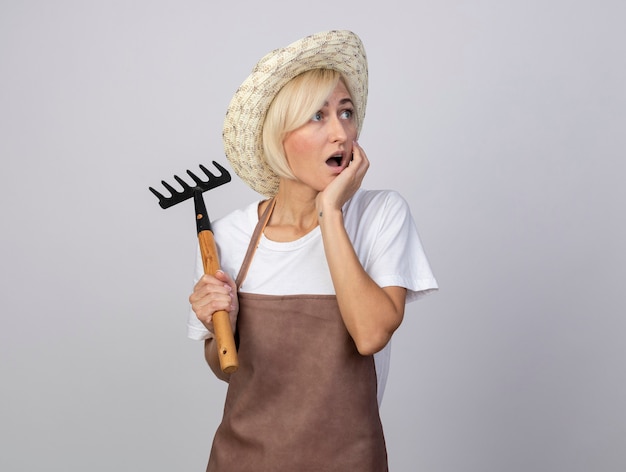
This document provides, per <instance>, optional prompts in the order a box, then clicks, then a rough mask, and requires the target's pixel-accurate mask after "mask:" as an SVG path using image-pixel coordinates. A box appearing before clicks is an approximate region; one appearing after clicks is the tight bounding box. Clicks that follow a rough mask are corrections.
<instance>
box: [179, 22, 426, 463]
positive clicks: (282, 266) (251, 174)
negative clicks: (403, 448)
mask: <svg viewBox="0 0 626 472" xmlns="http://www.w3.org/2000/svg"><path fill="white" fill-rule="evenodd" d="M366 101H367V61H366V57H365V51H364V49H363V46H362V43H361V41H360V40H359V38H358V37H357V36H356V35H354V34H353V33H351V32H348V31H329V32H323V33H319V34H316V35H313V36H309V37H307V38H304V39H301V40H300V41H297V42H295V43H293V44H291V45H289V46H287V47H286V48H283V49H279V50H276V51H273V52H271V53H270V54H268V55H267V56H266V57H264V58H263V59H262V60H261V61H260V62H259V63H258V64H257V66H256V67H255V69H254V70H253V72H252V74H251V75H250V77H248V79H247V80H246V81H245V82H244V83H243V84H242V86H241V87H240V88H239V89H238V90H237V92H236V94H235V96H234V97H233V100H232V101H231V104H230V106H229V110H228V113H227V116H226V120H225V125H224V144H225V150H226V155H227V157H228V159H229V161H230V162H231V164H232V166H233V168H234V169H235V171H236V172H237V174H238V175H239V176H240V177H241V178H242V179H243V180H244V181H245V182H246V183H247V184H248V185H250V186H251V187H252V188H253V189H254V190H256V191H257V192H259V193H260V194H262V195H264V196H265V197H267V198H266V199H263V200H261V201H258V202H254V203H253V204H251V205H249V206H248V207H247V208H244V209H242V210H239V211H235V212H233V213H232V214H230V215H228V216H226V217H225V218H222V219H220V220H217V221H216V222H215V223H214V225H213V230H214V233H215V239H216V242H217V245H218V249H219V252H220V259H221V264H222V271H220V272H218V273H217V274H215V276H212V275H202V264H201V262H199V264H198V269H197V272H198V275H197V279H196V280H197V281H196V284H195V287H194V290H193V293H192V294H191V296H190V297H189V300H190V303H191V306H192V309H193V314H192V315H190V320H189V336H190V337H191V338H193V339H204V340H205V357H206V359H207V362H208V363H209V365H210V366H211V368H212V370H213V371H214V372H215V374H216V375H217V376H218V377H220V378H222V379H223V380H226V381H228V382H229V387H228V394H227V397H226V404H225V408H224V417H223V420H222V423H221V424H220V426H219V428H218V430H217V432H216V435H215V439H214V442H213V447H212V450H211V456H210V458H209V464H208V467H207V470H208V471H228V472H236V471H255V472H259V471H296V470H297V471H309V470H310V471H335V470H336V471H342V472H345V471H356V470H358V471H372V472H374V471H376V472H379V471H384V470H387V454H386V448H385V440H384V435H383V431H382V426H381V423H380V417H379V413H378V405H379V403H380V400H381V398H382V393H383V389H384V384H385V381H386V375H387V370H388V364H389V341H390V339H391V337H392V334H393V333H394V331H395V330H396V329H397V328H398V326H399V325H400V323H401V321H402V318H403V315H404V306H405V303H406V302H407V301H411V300H414V299H416V298H418V296H420V295H422V294H424V293H426V292H428V291H431V290H434V289H436V288H437V283H436V281H435V279H434V277H433V275H432V273H431V271H430V268H429V266H428V262H427V260H426V258H425V256H424V253H423V251H422V248H421V244H420V241H419V237H418V235H417V231H416V229H415V224H414V222H413V219H412V217H411V214H410V210H409V209H408V206H407V204H406V202H405V201H404V200H403V199H402V198H401V197H400V196H399V195H398V194H397V193H395V192H391V191H365V190H363V189H361V188H360V187H361V182H362V180H363V177H364V176H365V174H366V172H367V170H368V168H369V161H368V159H367V156H366V153H365V151H364V150H363V148H361V147H360V146H359V145H358V143H357V137H358V134H359V131H360V129H361V126H362V124H363V118H364V116H365V106H366ZM218 310H227V311H228V312H229V314H230V318H231V323H232V326H233V330H234V331H235V333H236V336H237V338H238V341H239V362H240V366H239V369H238V371H237V372H235V373H234V374H231V375H230V376H227V375H226V374H223V373H222V372H221V370H220V368H219V362H218V356H217V350H216V347H215V343H214V342H213V340H212V331H213V327H212V323H211V317H212V314H213V313H214V312H215V311H218Z"/></svg>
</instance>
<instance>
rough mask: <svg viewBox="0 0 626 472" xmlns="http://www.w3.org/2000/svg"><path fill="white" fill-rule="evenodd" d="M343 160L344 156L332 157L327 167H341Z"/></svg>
mask: <svg viewBox="0 0 626 472" xmlns="http://www.w3.org/2000/svg"><path fill="white" fill-rule="evenodd" d="M342 160H343V156H341V155H338V156H332V157H331V158H329V159H327V160H326V165H328V166H330V167H341V162H342Z"/></svg>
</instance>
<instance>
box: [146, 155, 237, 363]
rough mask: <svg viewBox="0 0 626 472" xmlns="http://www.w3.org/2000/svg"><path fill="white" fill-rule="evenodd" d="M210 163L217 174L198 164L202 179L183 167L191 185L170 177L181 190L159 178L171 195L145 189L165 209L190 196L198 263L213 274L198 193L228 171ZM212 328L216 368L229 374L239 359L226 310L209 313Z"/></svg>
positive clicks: (213, 255) (209, 235) (210, 240)
mask: <svg viewBox="0 0 626 472" xmlns="http://www.w3.org/2000/svg"><path fill="white" fill-rule="evenodd" d="M213 165H214V166H215V167H216V168H217V169H218V170H219V171H220V175H215V174H212V173H211V172H209V170H208V169H207V168H206V167H204V166H203V165H202V164H200V169H201V170H202V171H203V172H204V174H205V175H206V176H207V178H208V180H202V179H201V178H200V177H198V176H197V175H195V174H194V173H193V172H191V171H189V170H187V174H188V175H189V177H191V179H192V180H193V181H194V183H195V186H193V187H192V186H191V185H189V184H188V183H187V182H185V181H184V180H183V179H181V178H180V177H178V176H177V175H175V176H174V180H176V182H178V183H179V184H180V186H181V187H182V191H179V190H176V189H175V188H174V187H172V186H171V185H170V184H168V183H167V182H165V181H164V180H162V181H161V184H163V187H165V188H166V189H167V190H168V191H169V193H170V195H171V196H169V197H165V196H164V195H163V194H161V193H159V192H158V191H156V190H155V189H154V188H152V187H148V188H149V190H150V191H151V192H152V193H153V194H154V195H155V196H156V197H157V198H158V199H159V205H160V206H161V208H163V209H166V208H169V207H171V206H174V205H176V204H178V203H180V202H184V201H185V200H188V199H190V198H192V197H193V199H194V203H195V211H196V228H197V230H198V242H199V243H200V253H201V254H202V265H203V267H204V273H205V274H210V275H214V274H215V272H217V271H218V270H219V268H220V264H219V260H218V257H217V247H216V246H215V238H214V237H213V230H212V229H211V220H210V219H209V215H208V213H207V211H206V207H205V205H204V199H203V198H202V193H203V192H206V191H207V190H211V189H214V188H215V187H219V186H220V185H223V184H225V183H227V182H230V180H231V179H230V174H229V173H228V171H227V170H226V169H225V168H224V167H222V166H221V165H219V164H218V163H217V162H215V161H213ZM213 328H214V331H215V340H216V342H217V352H218V356H219V361H220V368H221V369H222V372H224V373H226V374H231V373H233V372H235V371H236V370H237V368H238V367H239V361H238V359H237V348H236V347H235V339H234V336H233V330H232V328H231V326H230V319H229V316H228V312H226V311H223V310H222V311H217V312H215V313H213Z"/></svg>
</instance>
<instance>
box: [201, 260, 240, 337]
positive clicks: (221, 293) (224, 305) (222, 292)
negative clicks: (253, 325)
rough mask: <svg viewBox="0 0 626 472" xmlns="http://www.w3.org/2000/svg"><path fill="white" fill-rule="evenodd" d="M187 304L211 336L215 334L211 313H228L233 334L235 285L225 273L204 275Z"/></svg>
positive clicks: (236, 303) (234, 323)
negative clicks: (189, 304) (222, 311)
mask: <svg viewBox="0 0 626 472" xmlns="http://www.w3.org/2000/svg"><path fill="white" fill-rule="evenodd" d="M189 303H191V308H192V309H193V311H194V313H195V314H196V317H197V318H198V319H199V320H200V322H201V323H202V324H203V325H204V326H205V327H206V329H208V330H209V331H210V332H211V333H212V334H215V331H214V330H213V313H215V312H216V311H220V310H224V311H227V312H228V316H229V318H230V324H231V327H232V330H233V333H234V332H235V327H236V324H237V314H238V313H239V300H238V299H237V285H235V281H234V280H233V279H232V278H231V277H230V276H229V275H228V274H227V273H225V272H223V271H221V270H218V271H217V272H216V273H215V276H212V275H208V274H204V275H203V276H202V277H201V278H200V280H198V282H197V283H196V285H195V286H194V288H193V292H192V294H191V295H190V296H189Z"/></svg>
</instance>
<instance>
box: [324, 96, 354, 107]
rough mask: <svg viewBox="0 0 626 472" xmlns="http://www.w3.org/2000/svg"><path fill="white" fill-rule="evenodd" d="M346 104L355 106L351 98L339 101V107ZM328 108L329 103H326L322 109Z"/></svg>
mask: <svg viewBox="0 0 626 472" xmlns="http://www.w3.org/2000/svg"><path fill="white" fill-rule="evenodd" d="M346 103H349V104H351V105H353V106H354V103H353V102H352V99H351V98H349V97H346V98H342V99H341V100H339V105H345V104H346ZM327 106H328V101H325V102H324V105H322V107H327Z"/></svg>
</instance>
